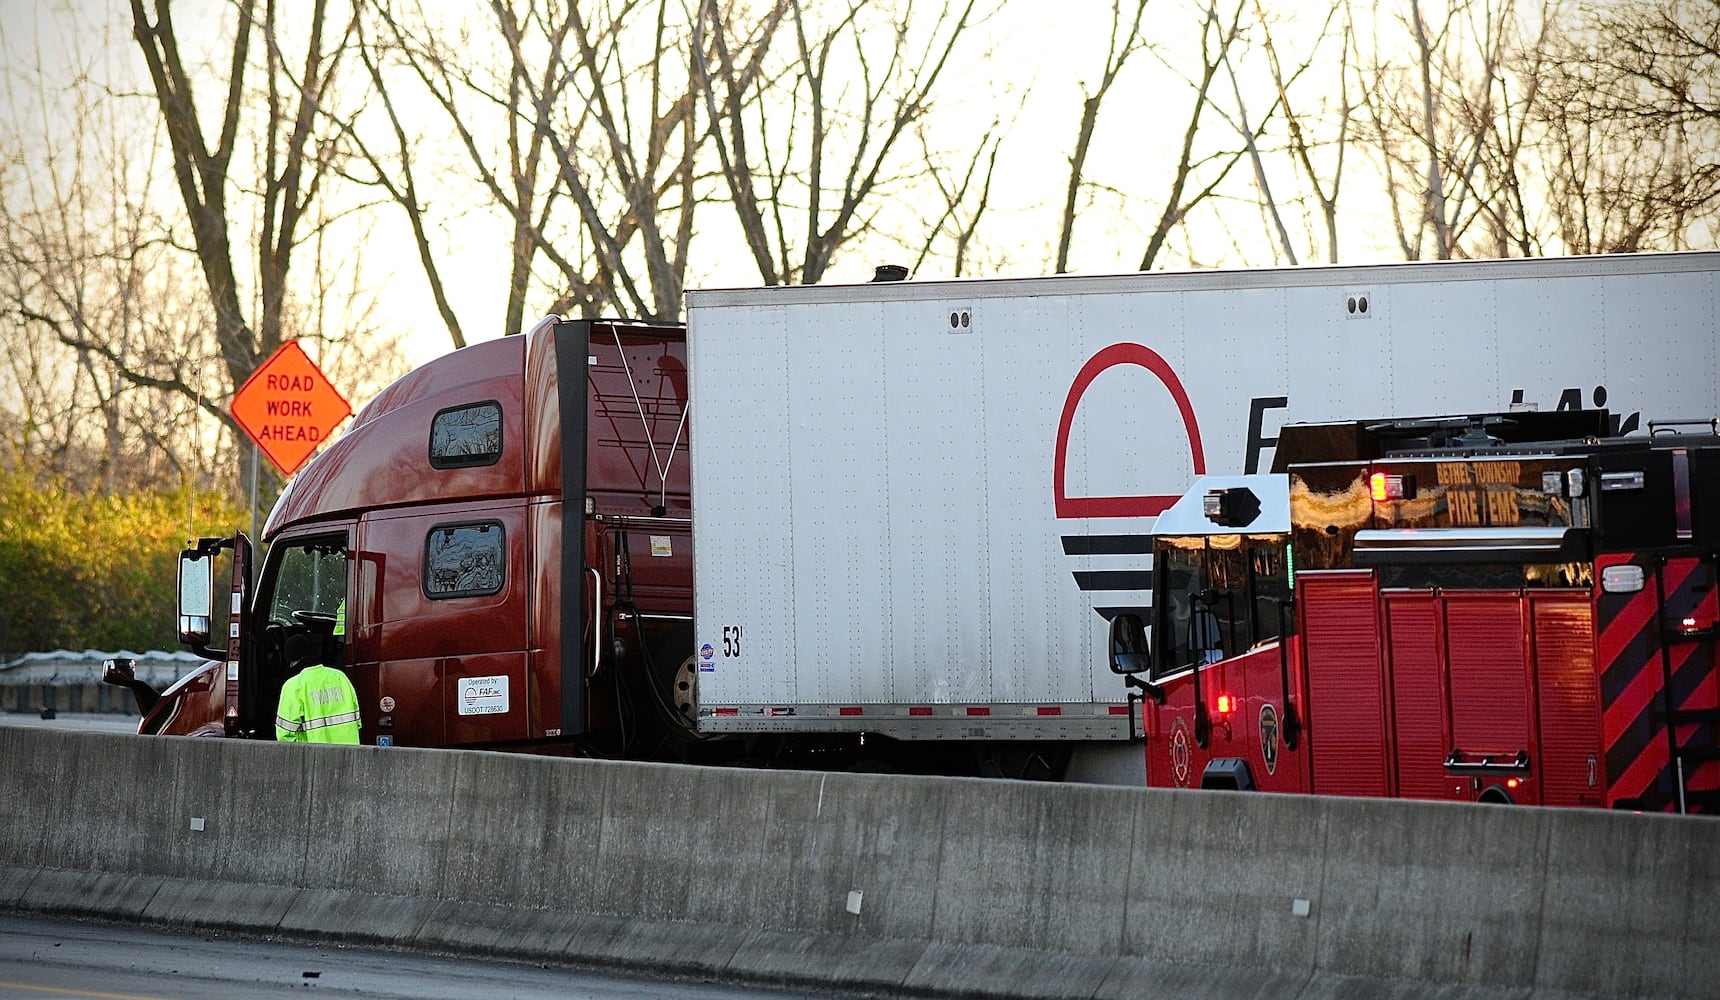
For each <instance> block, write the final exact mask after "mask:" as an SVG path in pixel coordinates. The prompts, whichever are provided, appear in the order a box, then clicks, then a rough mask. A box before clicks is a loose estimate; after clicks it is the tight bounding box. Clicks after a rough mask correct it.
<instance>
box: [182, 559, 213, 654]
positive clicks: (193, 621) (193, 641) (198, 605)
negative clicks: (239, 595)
mask: <svg viewBox="0 0 1720 1000" xmlns="http://www.w3.org/2000/svg"><path fill="white" fill-rule="evenodd" d="M213 570H214V559H213V558H212V557H211V556H210V554H209V553H207V552H200V551H198V550H196V549H186V550H185V551H183V552H181V553H179V641H180V642H182V643H184V644H185V645H187V646H192V647H197V648H201V647H203V646H207V645H208V644H209V607H210V601H211V599H212V595H213V593H214V573H213Z"/></svg>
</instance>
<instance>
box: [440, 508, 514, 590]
mask: <svg viewBox="0 0 1720 1000" xmlns="http://www.w3.org/2000/svg"><path fill="white" fill-rule="evenodd" d="M505 534H506V533H505V532H504V531H503V529H502V523H501V522H500V521H482V522H478V523H475V524H439V525H437V526H436V527H434V528H432V529H430V535H429V537H428V538H426V539H425V540H424V596H425V597H429V598H432V599H442V598H450V597H486V596H488V595H490V594H495V593H499V592H500V591H501V589H502V583H503V568H504V567H505V565H506V563H507V560H506V553H507V544H506V539H505V537H504V536H505Z"/></svg>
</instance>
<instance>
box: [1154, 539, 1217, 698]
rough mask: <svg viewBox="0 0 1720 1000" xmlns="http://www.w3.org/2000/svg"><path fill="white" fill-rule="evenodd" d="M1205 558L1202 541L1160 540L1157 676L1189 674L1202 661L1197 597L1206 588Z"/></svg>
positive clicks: (1157, 560) (1156, 575) (1156, 560)
mask: <svg viewBox="0 0 1720 1000" xmlns="http://www.w3.org/2000/svg"><path fill="white" fill-rule="evenodd" d="M1205 555H1206V540H1205V539H1203V538H1161V539H1159V544H1158V545H1157V546H1155V547H1154V550H1153V582H1154V585H1155V590H1156V593H1155V594H1154V596H1153V607H1154V609H1155V611H1154V615H1153V618H1154V620H1155V621H1156V622H1157V623H1158V626H1157V627H1156V628H1155V629H1154V630H1153V631H1154V635H1153V649H1154V651H1155V656H1154V660H1155V662H1156V665H1157V668H1156V669H1155V670H1154V671H1153V673H1154V675H1155V676H1162V675H1164V674H1169V673H1175V672H1176V671H1179V670H1187V669H1188V668H1189V667H1191V666H1193V665H1194V664H1196V663H1198V662H1200V660H1201V657H1200V654H1199V653H1198V652H1197V650H1196V646H1197V636H1196V634H1195V633H1196V631H1197V630H1196V628H1195V597H1196V595H1198V594H1199V593H1200V591H1201V588H1202V587H1204V586H1205V585H1206V574H1205V571H1204V567H1203V566H1202V562H1203V561H1204V559H1205ZM1201 631H1205V630H1201Z"/></svg>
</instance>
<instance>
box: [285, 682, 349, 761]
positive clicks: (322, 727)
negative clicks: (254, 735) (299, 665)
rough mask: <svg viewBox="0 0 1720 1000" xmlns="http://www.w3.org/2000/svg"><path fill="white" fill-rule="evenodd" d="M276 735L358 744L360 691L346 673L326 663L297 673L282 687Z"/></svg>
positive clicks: (289, 740)
mask: <svg viewBox="0 0 1720 1000" xmlns="http://www.w3.org/2000/svg"><path fill="white" fill-rule="evenodd" d="M275 739H277V740H280V741H282V742H287V743H349V744H352V745H353V746H357V745H358V694H357V693H356V692H354V691H353V689H352V681H350V680H347V677H346V675H345V674H343V673H341V672H340V671H338V670H336V669H334V668H333V667H325V666H323V665H322V664H320V663H319V664H316V665H314V666H309V667H306V668H305V669H303V670H301V671H299V672H298V673H296V674H294V675H293V676H292V677H291V678H289V679H288V680H287V683H286V684H285V685H284V686H283V687H282V688H281V707H280V709H279V710H278V711H277V712H276V713H275Z"/></svg>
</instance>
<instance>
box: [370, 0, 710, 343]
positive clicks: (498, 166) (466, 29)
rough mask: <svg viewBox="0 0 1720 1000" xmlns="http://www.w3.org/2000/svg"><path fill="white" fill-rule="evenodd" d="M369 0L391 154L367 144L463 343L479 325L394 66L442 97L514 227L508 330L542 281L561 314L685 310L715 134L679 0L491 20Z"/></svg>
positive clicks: (537, 7)
mask: <svg viewBox="0 0 1720 1000" xmlns="http://www.w3.org/2000/svg"><path fill="white" fill-rule="evenodd" d="M367 9H368V11H369V14H370V16H371V17H372V18H373V19H374V20H375V22H376V23H377V25H378V28H377V32H376V34H377V38H376V39H374V40H369V39H367V41H366V44H365V47H364V48H365V52H366V55H365V59H366V63H367V66H368V67H370V69H371V74H372V80H373V84H374V86H375V88H376V89H377V91H378V93H379V94H380V95H382V103H383V107H384V109H385V111H386V114H387V117H388V120H389V128H390V132H391V135H390V138H389V140H388V142H389V144H390V153H389V157H388V159H387V160H386V161H385V160H384V159H383V157H382V156H381V154H380V153H372V152H371V150H372V149H373V148H379V146H380V144H376V145H372V144H368V143H366V144H361V145H360V147H359V148H360V150H361V151H362V153H363V156H364V158H365V159H366V160H367V161H368V162H369V163H370V171H371V178H372V179H371V183H376V184H380V185H383V186H384V187H386V188H387V189H388V191H389V195H390V197H391V199H392V200H393V201H395V202H396V203H397V204H398V205H400V206H401V207H402V208H403V209H405V211H406V213H407V215H408V217H409V219H410V220H411V222H412V226H413V231H414V236H415V239H416V241H417V244H418V247H419V254H420V258H421V260H422V261H423V263H424V268H425V272H426V275H427V276H428V277H429V279H430V282H431V285H432V288H433V290H435V291H436V294H437V295H438V299H439V303H440V304H441V308H442V312H443V318H444V322H445V323H446V324H447V326H448V328H449V331H450V335H451V336H453V337H454V338H455V343H456V344H457V345H458V344H460V343H463V342H464V337H463V334H461V333H460V331H459V327H458V324H457V321H456V320H454V318H453V314H452V311H451V309H449V308H448V307H447V306H446V302H445V298H444V297H443V296H442V294H441V288H442V279H441V277H440V272H439V268H438V265H437V263H436V260H435V253H434V251H433V249H432V248H431V246H430V241H429V239H428V237H427V235H426V232H427V229H428V224H427V223H426V222H425V221H424V220H425V218H426V207H427V206H426V205H425V204H424V202H423V200H422V199H421V196H420V193H419V190H418V188H417V187H416V186H415V184H413V183H412V179H411V174H410V172H409V169H408V166H407V164H408V163H409V161H410V160H411V159H412V158H413V156H414V155H415V154H414V152H413V150H414V149H415V148H417V147H418V146H419V142H418V140H417V138H416V137H410V136H408V135H407V133H406V131H405V128H404V127H403V125H402V124H401V116H400V115H399V113H398V112H397V110H396V104H395V101H396V93H395V90H396V88H397V83H395V82H394V81H392V79H391V77H390V75H389V67H390V66H392V67H397V68H399V69H402V70H404V71H405V75H406V78H407V79H410V80H412V81H414V82H415V83H416V84H417V86H419V87H420V88H422V90H423V92H424V93H425V94H427V95H428V96H429V97H430V98H431V100H432V101H433V103H434V104H435V105H436V106H438V107H439V108H440V109H441V110H442V112H443V114H444V116H445V122H446V124H447V125H449V126H451V127H452V129H453V131H454V135H455V137H456V139H457V141H458V144H459V147H460V149H461V150H462V151H463V153H464V155H465V158H466V161H467V164H468V165H469V166H470V167H471V169H472V172H473V174H474V177H473V180H474V181H475V183H476V187H477V189H478V191H479V192H481V194H482V196H483V197H485V198H487V199H488V201H489V203H490V204H491V205H492V206H494V207H495V208H497V209H500V211H501V213H502V215H503V216H504V218H505V219H506V220H507V224H508V225H509V227H510V229H511V232H512V236H511V240H510V245H511V255H510V260H509V274H508V284H507V289H506V303H505V306H504V308H503V324H504V326H503V328H504V329H505V330H506V331H508V332H517V331H518V330H520V329H521V327H522V324H523V320H524V311H525V303H526V300H527V298H528V296H529V295H530V294H531V293H532V292H533V290H534V288H535V287H540V286H541V287H543V288H544V289H546V294H547V295H548V296H549V297H550V298H551V299H552V300H553V301H552V303H551V307H550V308H551V309H552V311H558V312H562V311H577V312H579V313H581V314H586V315H592V314H596V313H599V312H609V313H619V314H620V315H624V316H633V317H640V318H673V317H675V316H677V315H679V312H680V297H681V289H682V287H683V284H684V281H685V274H686V269H687V257H688V253H689V248H690V243H691V240H692V236H693V219H694V209H695V207H696V205H697V204H698V200H699V199H698V198H697V197H696V195H695V192H694V183H695V180H696V173H695V169H696V162H695V158H696V155H697V152H698V149H699V135H698V132H697V129H696V122H695V120H694V113H695V107H696V98H695V92H694V83H693V80H692V74H691V72H690V71H689V70H688V68H687V64H688V63H689V62H690V59H689V58H688V57H686V56H685V53H686V51H687V46H689V45H690V44H692V41H691V37H690V36H691V34H692V29H691V27H690V25H688V24H687V23H686V22H685V21H684V20H682V19H680V18H679V16H678V15H679V11H680V5H679V3H678V0H654V2H644V0H614V2H610V0H604V2H567V3H564V2H561V0H520V2H510V3H504V2H502V0H495V2H493V3H491V5H490V16H491V20H490V21H489V22H488V23H487V24H484V25H482V26H473V25H460V26H459V27H458V28H457V29H451V28H450V27H449V25H448V24H446V23H444V22H440V21H437V20H436V19H435V17H434V16H433V15H432V14H431V13H429V12H427V11H425V10H424V9H422V8H420V7H418V6H415V5H413V6H399V7H397V6H395V5H393V4H390V3H386V2H383V0H373V2H371V3H370V4H369V5H368V8H367ZM498 147H499V148H498ZM387 164H394V165H395V166H394V168H393V169H392V170H391V169H390V167H389V166H388V165H387ZM391 174H392V175H393V176H391ZM445 215H446V210H444V216H445ZM540 264H541V265H542V266H543V269H544V272H543V273H541V274H540V273H539V270H538V268H539V265H540Z"/></svg>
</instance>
